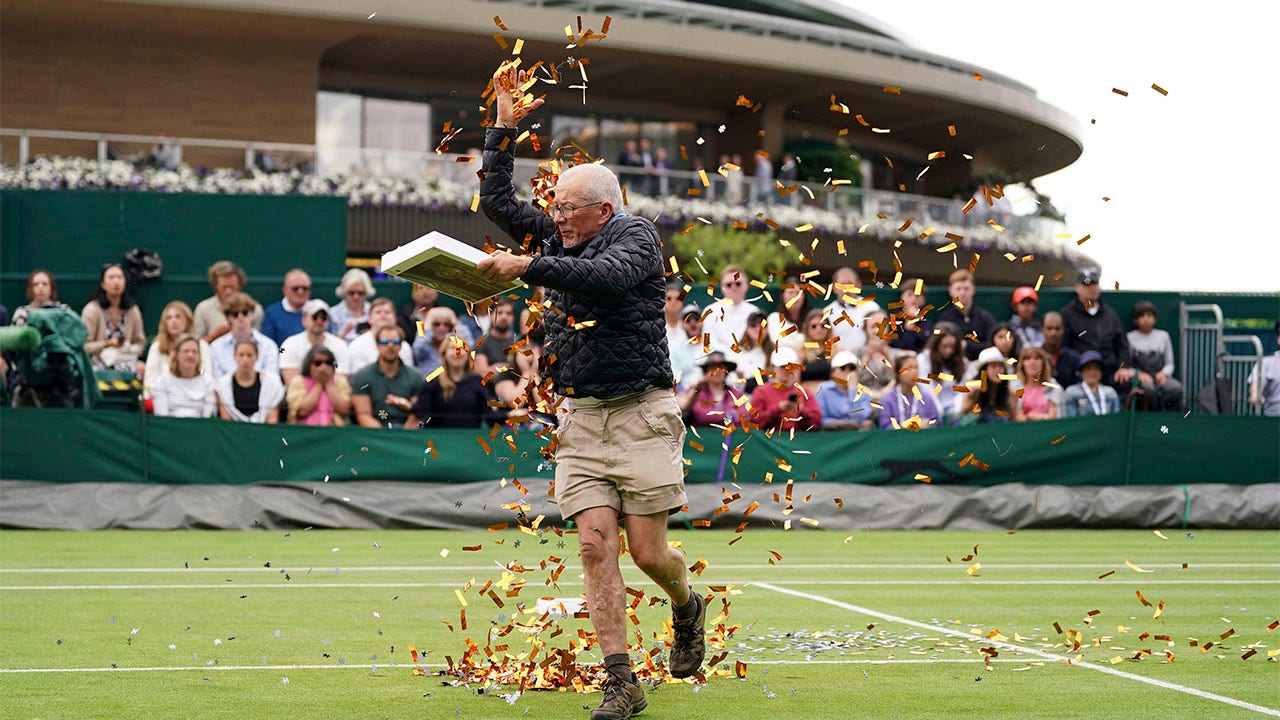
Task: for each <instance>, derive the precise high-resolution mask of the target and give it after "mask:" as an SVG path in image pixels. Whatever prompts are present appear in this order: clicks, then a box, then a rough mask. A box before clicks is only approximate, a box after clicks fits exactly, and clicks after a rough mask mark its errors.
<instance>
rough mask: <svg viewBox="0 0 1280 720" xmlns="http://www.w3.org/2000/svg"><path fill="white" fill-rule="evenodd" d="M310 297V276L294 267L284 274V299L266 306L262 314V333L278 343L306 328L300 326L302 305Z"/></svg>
mask: <svg viewBox="0 0 1280 720" xmlns="http://www.w3.org/2000/svg"><path fill="white" fill-rule="evenodd" d="M310 299H311V276H310V275H308V274H307V271H306V270H302V269H300V268H294V269H293V270H290V271H289V272H287V273H285V276H284V299H282V300H281V301H280V302H278V303H272V304H270V305H268V306H267V308H266V310H265V311H264V312H263V314H262V334H263V335H266V336H267V337H269V338H271V340H272V342H274V343H275V344H276V345H280V344H281V343H283V342H284V341H285V340H286V339H288V338H289V337H291V336H293V335H297V334H298V333H300V332H302V331H303V330H306V328H304V327H303V326H302V306H303V305H306V304H307V301H308V300H310Z"/></svg>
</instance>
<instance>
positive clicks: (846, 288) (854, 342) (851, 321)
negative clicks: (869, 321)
mask: <svg viewBox="0 0 1280 720" xmlns="http://www.w3.org/2000/svg"><path fill="white" fill-rule="evenodd" d="M830 291H831V302H830V303H829V304H828V305H827V306H826V307H825V308H823V312H824V313H826V314H825V315H824V317H826V319H827V322H828V323H829V324H830V325H831V331H832V333H834V334H835V336H836V338H837V341H836V346H835V348H834V350H833V351H832V352H839V351H840V350H848V351H849V352H851V353H853V354H855V355H861V354H862V352H863V350H864V349H865V348H866V346H867V333H866V331H865V330H864V329H863V325H862V321H863V319H865V318H866V317H867V315H868V314H869V313H872V312H875V311H877V310H879V309H880V306H879V305H877V304H876V302H875V301H874V300H872V299H870V297H866V296H872V297H874V296H875V288H872V287H864V285H863V284H862V283H861V282H859V281H858V273H857V272H856V271H855V270H854V269H853V268H851V267H841V268H836V270H835V272H833V273H831V288H830ZM846 317H847V318H848V319H847V320H846V319H845V318H846Z"/></svg>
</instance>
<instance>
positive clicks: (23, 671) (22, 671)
mask: <svg viewBox="0 0 1280 720" xmlns="http://www.w3.org/2000/svg"><path fill="white" fill-rule="evenodd" d="M978 662H981V660H978V659H976V658H967V659H966V658H934V659H929V658H902V659H893V660H882V659H874V658H867V659H853V658H850V659H846V660H752V661H750V662H748V663H747V665H749V666H754V665H926V664H932V663H955V664H967V665H973V664H975V663H978ZM991 662H993V663H995V662H1002V663H1023V664H1026V662H1027V661H1026V660H1020V659H1008V660H1005V659H1002V658H994V659H992V661H991ZM415 667H420V668H442V667H447V666H446V665H445V664H443V663H413V664H409V665H389V664H376V663H368V664H365V665H361V664H359V663H347V664H346V665H186V666H173V667H163V666H161V667H80V668H0V674H9V675H28V674H48V673H98V672H197V671H204V670H222V671H227V670H275V671H281V670H284V671H289V670H400V669H406V668H415Z"/></svg>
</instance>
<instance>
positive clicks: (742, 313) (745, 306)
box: [702, 265, 765, 348]
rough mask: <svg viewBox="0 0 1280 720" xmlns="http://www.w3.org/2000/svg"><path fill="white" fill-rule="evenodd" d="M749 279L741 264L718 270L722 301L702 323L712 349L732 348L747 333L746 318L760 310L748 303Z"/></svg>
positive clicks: (716, 303) (714, 306)
mask: <svg viewBox="0 0 1280 720" xmlns="http://www.w3.org/2000/svg"><path fill="white" fill-rule="evenodd" d="M750 284H751V277H750V276H749V275H747V271H746V270H744V269H743V268H742V266H741V265H726V266H725V267H724V269H723V270H721V271H720V293H721V295H723V296H724V297H723V299H722V300H720V301H719V302H715V303H712V304H711V312H709V313H707V316H706V318H705V319H703V321H702V332H703V333H710V334H711V346H712V347H720V348H733V347H734V346H735V345H738V344H739V343H740V342H741V341H742V336H743V335H745V334H746V332H747V318H749V317H751V316H752V315H754V314H756V313H760V314H762V315H763V314H765V313H764V311H763V310H761V309H760V308H758V307H756V306H755V305H752V304H751V303H749V302H747V289H748V288H749V287H750Z"/></svg>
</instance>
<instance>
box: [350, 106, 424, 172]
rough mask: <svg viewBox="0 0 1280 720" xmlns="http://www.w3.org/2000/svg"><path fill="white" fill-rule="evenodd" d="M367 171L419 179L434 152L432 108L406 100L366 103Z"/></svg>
mask: <svg viewBox="0 0 1280 720" xmlns="http://www.w3.org/2000/svg"><path fill="white" fill-rule="evenodd" d="M364 147H365V148H366V152H365V165H366V170H368V171H369V172H372V173H374V174H377V175H389V176H394V177H417V176H419V175H420V174H421V171H422V168H421V167H420V166H421V164H422V160H423V156H424V153H426V152H427V151H428V150H430V149H431V106H429V105H427V104H425V103H416V102H409V101H405V100H383V99H381V98H365V100H364Z"/></svg>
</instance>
